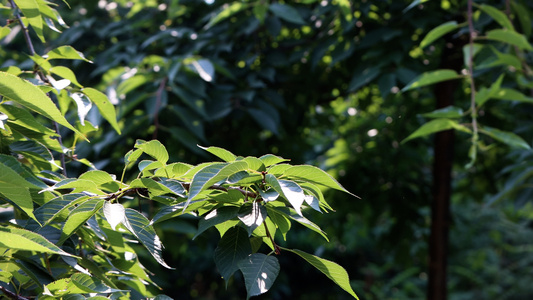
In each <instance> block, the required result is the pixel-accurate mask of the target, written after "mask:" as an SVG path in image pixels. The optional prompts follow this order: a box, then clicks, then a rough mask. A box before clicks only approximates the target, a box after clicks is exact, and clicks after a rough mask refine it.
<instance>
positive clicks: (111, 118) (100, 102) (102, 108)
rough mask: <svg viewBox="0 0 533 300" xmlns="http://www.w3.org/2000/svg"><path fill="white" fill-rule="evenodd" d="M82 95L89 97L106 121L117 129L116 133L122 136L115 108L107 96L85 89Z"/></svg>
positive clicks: (91, 89)
mask: <svg viewBox="0 0 533 300" xmlns="http://www.w3.org/2000/svg"><path fill="white" fill-rule="evenodd" d="M82 93H83V94H85V96H87V98H89V99H90V100H91V101H92V102H93V103H94V104H95V105H96V107H97V108H98V111H99V112H100V114H101V115H102V117H104V119H106V121H107V122H109V124H111V126H112V127H113V129H115V131H116V132H117V133H118V134H120V127H119V126H118V123H117V115H116V113H115V107H114V106H113V104H112V103H111V101H109V99H108V98H107V96H106V95H105V94H104V93H102V92H100V91H98V90H95V89H93V88H84V89H83V90H82Z"/></svg>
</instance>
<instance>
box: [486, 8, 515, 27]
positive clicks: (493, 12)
mask: <svg viewBox="0 0 533 300" xmlns="http://www.w3.org/2000/svg"><path fill="white" fill-rule="evenodd" d="M479 8H480V9H481V10H482V11H483V12H484V13H486V14H487V15H489V16H490V17H491V18H493V19H494V20H495V21H496V22H498V24H500V25H501V26H502V27H503V28H505V29H508V30H513V31H514V27H513V23H511V20H509V17H507V15H506V14H505V13H504V12H502V11H500V10H499V9H497V8H495V7H493V6H490V5H487V4H482V5H480V6H479Z"/></svg>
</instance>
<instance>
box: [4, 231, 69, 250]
mask: <svg viewBox="0 0 533 300" xmlns="http://www.w3.org/2000/svg"><path fill="white" fill-rule="evenodd" d="M0 246H1V247H3V248H8V249H17V250H26V251H36V252H42V253H51V254H59V255H65V256H72V257H74V255H72V254H70V253H67V252H65V251H63V250H62V249H61V248H59V247H57V246H56V245H54V244H53V243H52V242H50V241H49V240H47V239H46V238H45V237H43V236H42V235H40V234H37V233H35V232H32V231H29V230H26V229H20V228H15V227H8V226H0Z"/></svg>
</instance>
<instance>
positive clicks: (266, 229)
mask: <svg viewBox="0 0 533 300" xmlns="http://www.w3.org/2000/svg"><path fill="white" fill-rule="evenodd" d="M263 225H264V226H265V231H266V235H267V237H268V238H269V239H270V241H271V242H272V245H274V253H276V255H280V254H281V250H280V248H279V246H278V244H276V242H274V238H273V237H272V235H270V231H268V226H267V224H266V222H263Z"/></svg>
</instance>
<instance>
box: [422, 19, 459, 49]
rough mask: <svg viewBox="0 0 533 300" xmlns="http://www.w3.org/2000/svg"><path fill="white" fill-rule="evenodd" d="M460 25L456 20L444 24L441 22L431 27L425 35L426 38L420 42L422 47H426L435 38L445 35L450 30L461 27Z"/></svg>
mask: <svg viewBox="0 0 533 300" xmlns="http://www.w3.org/2000/svg"><path fill="white" fill-rule="evenodd" d="M459 27H460V26H459V25H458V24H457V22H456V21H449V22H446V23H444V24H440V25H439V26H437V27H435V28H433V29H431V30H430V31H429V32H428V34H427V35H426V36H425V37H424V39H423V40H422V41H421V42H420V48H425V47H427V46H429V45H431V43H433V42H434V41H435V40H437V39H439V38H440V37H442V36H443V35H445V34H447V33H448V32H450V31H452V30H455V29H457V28H459Z"/></svg>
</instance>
